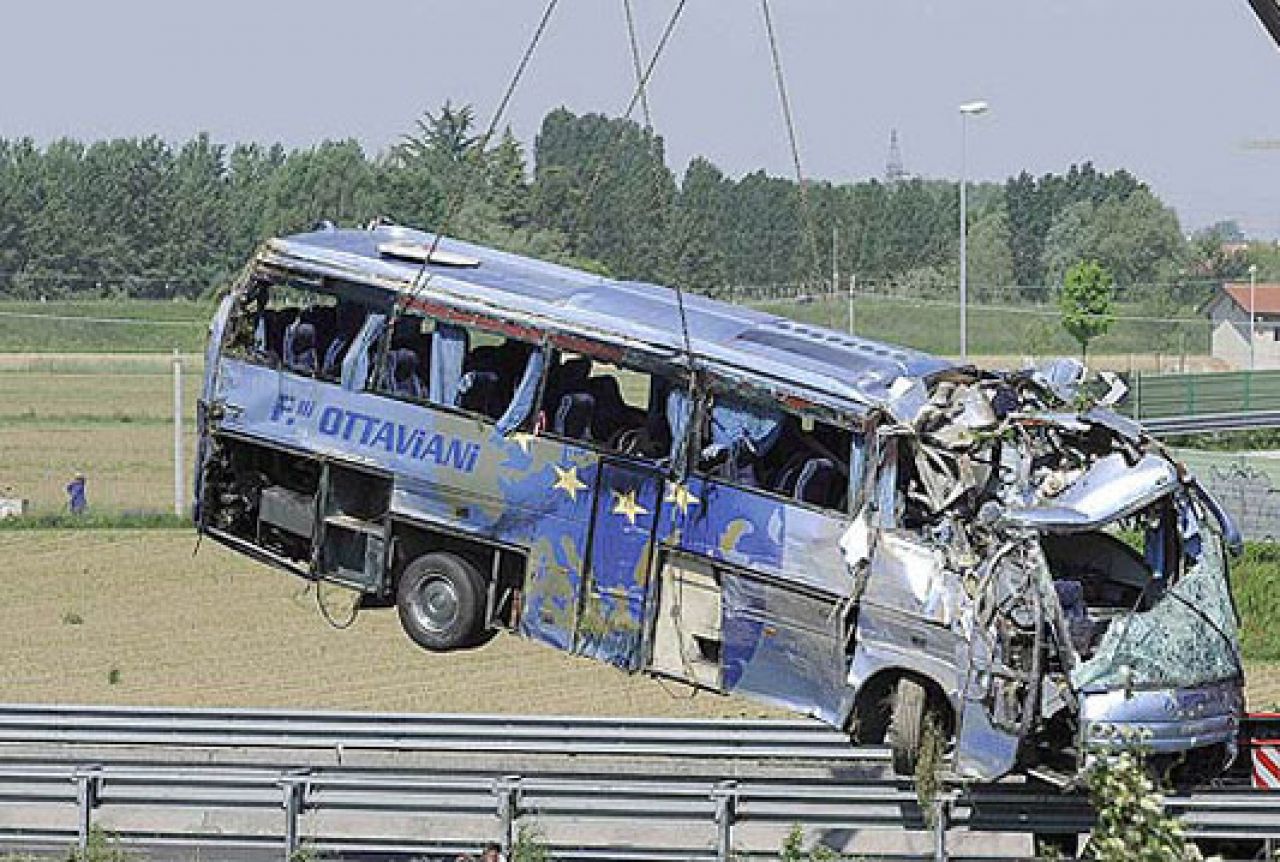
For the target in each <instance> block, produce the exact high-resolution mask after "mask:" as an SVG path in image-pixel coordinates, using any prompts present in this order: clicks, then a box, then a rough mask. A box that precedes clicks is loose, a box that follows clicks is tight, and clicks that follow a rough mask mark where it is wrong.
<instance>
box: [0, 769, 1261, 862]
mask: <svg viewBox="0 0 1280 862" xmlns="http://www.w3.org/2000/svg"><path fill="white" fill-rule="evenodd" d="M1166 807H1167V808H1168V810H1170V811H1171V812H1173V813H1176V814H1178V815H1180V816H1181V817H1183V818H1184V821H1185V822H1186V824H1187V827H1188V832H1189V834H1190V835H1191V836H1193V837H1206V838H1218V839H1228V838H1229V839H1251V840H1256V841H1259V842H1261V841H1264V840H1266V839H1268V838H1274V837H1275V836H1276V835H1280V794H1269V793H1265V792H1248V791H1233V792H1225V791H1216V792H1202V793H1195V794H1191V795H1187V796H1172V797H1169V798H1168V799H1167V800H1166ZM51 808H52V809H56V810H61V811H62V812H64V813H71V812H74V815H75V826H74V827H73V828H63V829H57V828H53V829H51V828H49V825H48V824H49V820H50V813H49V812H50V809H51ZM15 810H16V811H17V812H18V815H17V816H16V817H15V816H14V812H15ZM23 810H26V811H30V812H32V820H31V821H30V822H26V823H24V822H23V821H22V818H21V812H22V811H23ZM104 810H106V811H113V810H114V811H129V812H133V813H134V814H135V815H136V814H138V813H139V812H146V813H147V814H148V816H149V817H150V818H151V819H150V820H148V821H147V824H146V826H145V827H141V828H139V827H137V826H132V827H131V826H128V825H125V826H124V827H120V826H117V825H113V826H112V827H111V828H112V831H113V833H115V834H117V835H119V836H120V838H121V839H122V840H125V841H130V842H151V843H162V844H171V845H172V844H186V845H188V846H202V847H224V848H225V847H256V848H258V849H269V848H271V847H272V846H273V845H274V846H275V847H276V848H278V850H279V852H281V853H283V855H284V858H285V859H286V860H287V859H289V858H291V857H292V856H293V854H294V853H296V851H297V850H298V849H299V848H300V847H302V846H303V845H306V846H309V847H313V848H315V849H316V850H318V851H320V852H326V851H335V852H337V851H340V850H341V849H343V848H347V849H350V848H353V847H357V846H374V845H376V846H380V847H382V848H383V849H384V851H387V852H392V848H398V849H394V852H395V853H405V854H409V855H419V856H421V855H422V854H425V853H446V854H448V853H455V852H458V851H459V850H460V849H462V847H463V845H461V844H460V843H459V842H457V841H453V842H450V841H448V840H429V839H426V838H424V837H422V836H421V835H420V834H415V832H416V824H417V823H418V822H419V820H423V821H433V822H434V823H435V824H436V825H437V826H438V825H440V824H441V823H456V822H461V821H467V820H470V821H472V822H473V823H474V822H476V821H479V822H481V824H482V825H487V827H488V829H489V830H490V831H489V832H488V834H489V835H490V836H496V837H497V838H498V839H499V841H500V842H501V843H503V844H504V846H507V847H510V846H511V844H512V842H513V841H514V840H515V837H516V834H517V826H518V824H519V822H520V821H521V819H522V818H532V819H533V820H534V821H536V823H538V824H539V825H540V826H547V825H553V824H571V825H572V826H573V829H574V832H573V835H575V836H577V837H576V838H573V837H571V838H569V839H568V840H566V839H565V838H564V837H563V836H561V837H560V838H558V839H556V840H554V841H551V842H549V843H550V849H551V850H552V852H553V853H554V854H555V855H556V856H557V857H559V858H565V859H570V858H581V859H586V858H592V859H621V858H651V859H662V858H680V859H715V860H718V862H719V860H728V859H730V858H731V857H732V858H741V857H742V856H743V854H744V853H745V854H746V855H747V856H750V855H752V854H760V855H764V854H767V853H769V852H775V853H776V850H777V846H778V845H777V842H776V840H775V842H774V843H773V844H772V845H771V846H759V845H757V846H743V843H742V837H743V834H744V832H743V830H746V829H750V828H752V827H755V828H756V833H757V835H758V834H759V827H761V826H771V827H774V829H773V832H772V833H771V834H773V835H774V836H775V838H776V836H778V835H781V834H783V833H784V832H785V829H786V828H787V827H789V826H790V825H791V824H801V825H803V826H805V827H809V828H811V829H812V828H817V829H824V830H835V831H840V830H883V831H884V832H885V833H886V834H889V833H892V832H900V831H902V830H904V829H906V830H915V831H917V832H919V833H922V837H924V838H925V839H926V840H931V841H932V853H933V855H934V857H935V858H940V859H941V858H949V857H948V856H947V830H951V832H952V833H955V832H957V831H969V832H977V831H991V832H1005V833H1010V832H1036V833H1040V834H1051V833H1061V834H1078V833H1083V832H1086V831H1088V829H1089V828H1090V827H1091V826H1092V819H1093V817H1092V812H1091V811H1090V809H1089V807H1088V805H1087V803H1086V802H1085V801H1084V800H1082V799H1080V798H1079V797H1076V796H1061V795H1049V794H1046V793H1044V792H1043V791H1042V790H1040V791H1037V790H1033V789H1030V788H1028V787H1027V786H1025V785H997V786H995V787H991V788H975V789H973V790H972V791H970V792H967V793H960V794H957V795H954V796H949V797H947V798H946V799H944V800H942V801H941V804H939V805H938V807H937V809H936V811H935V814H936V816H937V818H938V819H937V824H938V828H936V829H934V831H933V832H932V836H931V838H930V836H928V835H924V834H923V833H925V831H926V826H925V818H924V816H923V813H922V812H921V810H920V808H919V806H918V804H917V801H916V798H915V793H914V791H913V790H912V789H911V787H910V785H909V784H906V783H903V782H894V781H891V780H881V781H875V780H868V779H849V780H843V781H842V780H839V779H836V780H833V781H831V782H829V783H813V782H771V781H767V780H764V781H732V780H728V781H719V782H714V783H713V782H706V781H701V780H682V779H679V778H672V777H661V776H654V777H650V778H647V779H637V778H627V779H624V780H622V781H599V780H566V779H554V780H548V779H540V778H536V777H535V778H526V777H521V776H502V777H498V778H495V779H475V778H471V779H465V778H464V779H459V778H456V777H453V776H450V775H447V774H433V773H429V772H422V771H405V772H385V773H383V772H375V773H370V772H367V771H362V770H318V771H311V772H305V771H302V772H300V771H274V770H264V769H256V768H230V769H229V768H225V767H222V768H209V767H195V766H189V765H173V766H164V767H152V768H136V767H115V766H70V765H65V764H25V765H20V766H9V765H4V764H0V842H5V843H10V844H12V843H14V842H27V843H55V844H66V843H70V842H71V841H78V842H79V844H80V845H81V847H85V846H87V843H88V840H89V835H90V831H91V829H92V827H93V825H94V823H95V822H96V821H97V820H98V818H99V817H100V812H102V811H104ZM191 811H199V812H200V816H199V817H198V818H190V817H187V818H185V819H184V818H182V817H177V818H176V819H175V818H174V812H191ZM245 812H252V813H255V814H257V815H259V816H260V818H261V817H263V816H265V817H266V818H268V819H270V818H279V819H277V820H275V824H276V826H275V828H274V830H273V829H272V828H270V827H268V828H266V829H263V828H262V824H261V819H260V820H259V822H258V828H257V829H254V828H249V827H246V826H244V825H241V826H239V827H238V828H236V827H235V823H236V821H235V817H236V816H240V817H243V816H244V813H245ZM281 812H283V814H281ZM219 813H221V814H223V815H226V816H227V817H228V819H227V820H226V821H223V822H220V821H219V820H218V818H217V815H218V814H219ZM317 815H330V816H333V815H336V817H337V819H334V820H332V821H330V822H327V823H326V822H325V821H319V822H315V823H313V828H311V829H307V828H305V826H306V824H307V823H308V822H312V821H314V819H315V818H316V816H317ZM342 815H357V816H355V817H352V816H348V817H347V818H346V819H345V820H344V819H342ZM387 816H393V817H394V816H399V817H401V818H407V821H406V822H407V823H408V824H409V825H408V826H403V825H402V827H401V831H400V832H398V833H396V832H394V830H389V829H388V827H387V826H385V825H381V826H380V825H379V824H378V823H377V822H376V821H378V819H379V818H383V819H385V818H386V817H387ZM166 818H167V819H166ZM308 818H310V820H309V819H308ZM593 823H594V824H602V823H604V824H609V823H612V824H613V826H614V831H615V833H616V831H617V827H618V825H619V824H623V825H625V828H626V830H628V831H630V832H634V833H638V834H642V835H643V834H646V833H645V829H646V827H649V829H648V833H647V834H650V835H652V834H654V832H655V828H656V829H657V831H658V832H660V833H661V834H664V835H677V836H679V837H680V838H681V839H682V843H679V844H677V845H675V846H672V845H671V844H670V843H667V844H665V845H663V844H654V845H652V846H648V845H644V844H641V845H640V846H638V847H637V846H623V847H620V846H613V847H609V846H608V845H601V846H595V847H592V846H590V845H589V844H588V846H584V844H587V842H584V841H583V840H582V839H581V834H582V830H583V829H585V828H587V827H588V826H589V825H590V824H593ZM228 824H231V827H228ZM366 830H367V831H366ZM628 844H630V842H628ZM877 855H878V856H879V855H882V854H879V853H878V854H877ZM915 858H919V857H918V855H917V856H916V857H915ZM951 858H954V857H951Z"/></svg>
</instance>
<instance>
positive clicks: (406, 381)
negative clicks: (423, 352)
mask: <svg viewBox="0 0 1280 862" xmlns="http://www.w3.org/2000/svg"><path fill="white" fill-rule="evenodd" d="M385 379H386V381H387V388H388V389H389V390H390V392H391V394H392V395H402V396H404V397H406V398H418V399H421V398H423V397H424V395H425V393H424V392H423V388H422V380H420V379H419V378H418V354H416V353H414V352H413V351H412V350H410V349H409V348H407V347H401V348H398V349H396V350H392V351H391V352H390V353H388V354H387V374H386V376H385Z"/></svg>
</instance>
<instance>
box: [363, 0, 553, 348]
mask: <svg viewBox="0 0 1280 862" xmlns="http://www.w3.org/2000/svg"><path fill="white" fill-rule="evenodd" d="M559 5H560V0H547V5H546V7H545V8H544V9H543V10H542V17H541V18H539V19H538V25H537V26H536V27H535V28H534V30H533V36H532V37H530V39H529V44H528V45H526V46H525V49H524V53H523V54H522V55H521V57H520V62H519V63H517V64H516V69H515V72H514V73H512V75H511V80H510V81H509V82H508V83H507V88H506V90H505V91H504V92H503V94H502V98H501V99H499V100H498V107H497V108H496V109H495V110H494V112H493V116H492V117H491V118H490V120H489V126H488V128H486V129H485V131H484V134H483V135H481V136H480V138H479V139H478V140H477V141H476V143H475V145H474V148H473V149H472V150H471V158H472V159H475V160H477V161H478V160H479V159H481V158H483V156H484V152H485V148H486V147H488V145H489V141H490V140H491V139H492V138H493V135H494V132H496V131H497V129H498V125H499V123H501V122H502V118H503V116H505V115H506V112H507V108H508V107H510V105H511V100H512V98H513V97H514V96H515V92H516V88H517V87H519V86H520V81H521V79H522V78H524V73H525V70H526V69H528V67H529V62H530V61H531V60H532V59H533V55H534V52H535V51H537V49H538V45H539V43H540V42H541V41H542V36H543V34H544V33H546V31H547V25H548V24H549V23H550V22H551V16H552V14H553V13H554V12H555V11H556V7H557V6H559ZM472 178H473V174H472V173H471V172H470V171H464V172H463V174H462V181H461V185H460V187H459V188H457V189H456V190H455V193H454V195H453V196H452V198H450V201H449V205H448V207H446V208H445V214H444V218H443V219H442V220H441V222H440V226H439V227H438V228H437V229H436V231H435V232H434V236H433V237H432V240H431V247H430V248H429V249H428V250H427V254H426V256H425V257H424V258H423V259H422V266H421V268H420V269H419V270H418V273H417V275H415V276H414V279H413V287H412V288H411V289H410V291H409V295H408V297H407V298H405V299H404V301H403V302H404V303H407V302H409V301H412V300H414V299H416V298H417V297H418V296H419V294H420V293H421V292H422V291H423V290H425V289H426V286H427V284H428V283H429V282H430V281H431V272H430V270H428V269H427V266H428V265H429V264H430V263H431V258H432V257H433V256H434V255H435V253H436V250H437V249H438V248H439V247H440V240H441V239H442V238H443V237H444V235H445V234H446V233H447V232H448V229H449V226H450V225H451V224H452V223H453V220H454V218H456V217H457V215H458V213H459V212H460V211H461V209H462V205H463V203H465V201H466V196H467V192H468V191H470V188H471V180H472ZM401 305H402V303H401V302H397V303H396V306H395V308H394V309H393V310H392V321H391V322H392V325H393V326H394V324H395V318H396V316H397V315H398V314H399V312H400V308H401ZM388 341H389V340H388Z"/></svg>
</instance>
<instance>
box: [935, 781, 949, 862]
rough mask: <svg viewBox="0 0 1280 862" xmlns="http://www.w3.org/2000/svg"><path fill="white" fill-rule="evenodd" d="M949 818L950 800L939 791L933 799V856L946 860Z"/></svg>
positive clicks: (937, 859)
mask: <svg viewBox="0 0 1280 862" xmlns="http://www.w3.org/2000/svg"><path fill="white" fill-rule="evenodd" d="M950 819H951V800H950V798H949V797H948V796H947V795H946V794H945V793H939V794H938V795H937V796H936V797H934V800H933V858H934V862H947V826H948V825H949V821H950Z"/></svg>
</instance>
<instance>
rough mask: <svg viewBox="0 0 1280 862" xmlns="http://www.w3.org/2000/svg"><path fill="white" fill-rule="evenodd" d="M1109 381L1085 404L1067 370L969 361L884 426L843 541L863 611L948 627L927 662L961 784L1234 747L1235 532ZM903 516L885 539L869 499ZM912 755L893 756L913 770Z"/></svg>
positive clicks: (909, 398) (1212, 770) (1200, 770)
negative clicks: (948, 700)
mask: <svg viewBox="0 0 1280 862" xmlns="http://www.w3.org/2000/svg"><path fill="white" fill-rule="evenodd" d="M1102 380H1103V382H1105V383H1106V384H1107V389H1108V391H1107V392H1106V394H1105V395H1103V396H1102V397H1101V398H1099V399H1095V400H1090V399H1088V398H1087V396H1085V394H1084V391H1083V384H1084V382H1085V369H1084V367H1083V366H1082V365H1081V364H1080V363H1078V362H1075V361H1074V360H1058V361H1056V362H1053V363H1049V364H1047V365H1045V366H1042V367H1041V368H1039V369H1037V370H1029V371H1023V372H1018V373H1013V374H977V373H973V372H972V371H967V370H957V371H955V372H953V373H951V374H948V375H944V376H943V377H942V378H941V379H936V380H935V381H934V383H933V384H932V386H931V387H925V386H924V385H922V384H920V383H913V384H911V385H904V386H903V387H902V388H901V389H900V391H899V392H897V393H895V396H896V397H895V399H894V401H893V402H891V403H890V404H889V407H888V411H887V417H886V421H885V422H884V423H883V424H882V425H881V426H880V434H881V436H882V437H883V438H885V439H886V440H887V441H888V445H887V446H885V447H884V451H885V453H886V455H885V457H886V459H887V460H888V462H889V464H888V467H889V469H888V470H887V471H884V472H882V473H881V481H880V487H879V491H878V495H877V497H876V498H875V500H874V501H873V502H870V503H869V504H868V506H867V507H866V508H865V509H864V510H863V512H862V513H860V514H859V515H858V517H857V518H856V519H855V522H854V524H853V526H852V527H851V528H850V529H849V531H848V532H847V533H846V534H845V536H844V537H843V538H842V540H841V547H842V548H843V550H844V553H845V558H846V560H847V561H848V563H849V565H850V566H851V568H852V569H853V570H855V571H856V572H857V573H858V577H859V585H858V590H857V595H858V596H859V597H860V598H861V600H862V601H863V603H864V604H865V605H866V606H875V605H882V606H884V607H886V608H893V609H895V610H899V611H906V612H907V614H908V616H909V617H913V618H924V619H926V620H928V621H930V622H932V623H934V624H936V625H938V626H941V627H943V628H945V629H946V630H948V631H949V632H950V633H951V634H952V637H951V638H949V639H948V640H947V643H946V646H944V647H943V648H941V649H937V650H931V651H930V655H929V658H928V659H926V660H925V661H923V662H922V663H921V665H920V669H921V670H924V669H925V667H926V664H927V665H930V666H931V670H932V673H931V674H930V676H935V675H938V676H943V677H944V678H945V675H944V674H945V671H943V670H942V668H943V667H944V666H949V667H950V668H953V669H954V670H953V671H952V673H951V674H946V675H949V676H952V678H953V679H954V684H955V690H957V691H963V697H962V698H961V701H962V702H961V705H960V712H959V715H958V726H959V737H958V739H957V745H956V755H957V763H956V765H957V769H958V771H959V773H960V774H961V775H963V776H967V777H972V778H992V777H995V776H998V775H1002V774H1004V773H1006V772H1008V771H1010V770H1011V769H1012V768H1013V767H1014V765H1015V763H1017V762H1018V759H1019V755H1020V753H1023V754H1025V753H1026V752H1025V750H1024V749H1025V747H1026V746H1028V745H1030V746H1031V747H1033V748H1034V749H1035V751H1036V754H1037V756H1035V757H1034V758H1033V759H1032V761H1033V762H1039V763H1040V764H1044V765H1053V764H1060V765H1063V766H1068V767H1070V766H1071V765H1072V764H1071V763H1070V762H1069V759H1068V756H1070V759H1071V760H1074V761H1075V763H1076V764H1078V763H1079V762H1080V760H1081V758H1082V757H1083V756H1084V755H1086V754H1087V751H1088V749H1090V748H1094V749H1098V748H1110V747H1114V746H1118V745H1127V744H1141V745H1143V746H1145V747H1148V748H1149V749H1150V750H1152V751H1153V752H1155V753H1156V755H1157V757H1159V756H1161V755H1163V756H1164V757H1165V759H1166V761H1167V762H1169V763H1171V764H1172V762H1173V760H1174V759H1176V760H1178V761H1179V765H1180V766H1182V767H1183V768H1184V770H1185V771H1183V772H1182V773H1181V774H1183V775H1186V776H1187V777H1205V776H1212V775H1215V774H1216V773H1217V772H1218V771H1219V770H1220V769H1222V768H1223V767H1225V765H1226V764H1227V763H1228V762H1229V760H1230V758H1231V757H1232V756H1234V742H1233V738H1234V735H1235V732H1236V728H1237V721H1238V716H1239V713H1240V710H1241V709H1242V707H1243V701H1242V698H1241V695H1240V684H1241V681H1242V679H1243V670H1242V667H1241V664H1240V659H1239V652H1238V648H1237V645H1236V638H1237V634H1236V614H1235V609H1234V605H1233V602H1232V598H1231V594H1230V591H1229V587H1228V582H1227V578H1226V568H1227V563H1226V559H1225V552H1226V550H1228V549H1230V550H1231V551H1232V552H1233V553H1238V552H1239V551H1240V549H1241V539H1240V535H1239V533H1238V531H1237V530H1236V528H1235V527H1234V525H1233V524H1232V522H1231V520H1230V518H1229V517H1228V516H1227V515H1226V513H1225V512H1224V511H1223V510H1222V509H1221V507H1220V506H1219V505H1218V504H1217V503H1216V501H1215V500H1214V499H1213V498H1212V497H1210V496H1209V495H1208V494H1207V493H1206V492H1205V491H1204V490H1203V489H1202V488H1201V486H1200V484H1199V483H1198V482H1197V481H1196V480H1195V479H1194V478H1193V477H1191V476H1189V475H1186V474H1185V473H1184V472H1183V471H1182V469H1181V468H1180V465H1178V464H1177V462H1175V461H1174V460H1173V459H1172V458H1171V457H1170V455H1169V453H1168V452H1167V451H1165V450H1164V448H1163V447H1162V446H1161V445H1160V444H1159V443H1158V442H1156V441H1155V440H1154V439H1152V438H1150V437H1148V436H1147V435H1145V434H1144V433H1143V431H1142V428H1141V426H1140V425H1138V424H1137V423H1135V422H1133V421H1131V420H1128V419H1126V418H1124V417H1122V416H1120V415H1118V414H1116V413H1114V412H1112V411H1111V410H1110V409H1109V408H1110V407H1111V406H1113V405H1114V404H1116V403H1117V402H1119V401H1120V400H1121V399H1122V398H1123V397H1124V394H1125V387H1124V384H1123V383H1121V382H1119V381H1118V379H1116V378H1115V377H1114V376H1112V375H1106V374H1104V375H1103V377H1102ZM895 467H896V471H895V469H894V468H895ZM895 472H896V473H897V474H898V475H895ZM903 477H905V483H904V480H903ZM895 484H896V485H898V486H903V487H904V489H905V494H898V495H896V496H895V495H894V493H893V491H894V486H895ZM895 500H896V501H897V502H896V503H895ZM895 505H897V506H899V507H900V509H899V511H896V512H894V517H893V518H892V519H890V520H891V522H896V523H899V524H901V525H902V526H903V530H902V531H895V530H884V529H877V528H876V527H875V525H874V524H875V521H876V519H877V508H878V509H879V511H880V512H889V511H893V510H894V506H895ZM895 624H896V625H898V626H900V627H902V629H903V630H902V631H900V632H898V633H897V634H896V635H893V634H888V635H884V637H885V639H887V640H891V641H896V642H902V641H908V642H915V641H918V640H919V638H918V635H916V636H915V637H914V638H913V629H914V628H915V627H916V626H917V623H915V622H914V621H907V620H904V621H902V622H898V623H895ZM895 624H891V625H895ZM922 658H923V657H922ZM935 678H937V677H936V676H935ZM1191 689H1195V692H1194V693H1191V692H1190V690H1191ZM1180 690H1181V691H1180ZM904 696H905V697H906V698H915V699H916V700H920V699H922V698H923V697H924V693H923V692H922V691H920V690H914V691H913V690H912V689H911V688H908V689H907V690H906V691H905V692H904V691H903V690H902V689H901V688H900V689H899V690H898V692H897V693H896V697H897V698H898V700H899V702H898V703H896V704H895V709H896V710H899V711H903V710H905V711H907V712H908V713H910V712H911V711H912V709H911V706H910V705H909V704H904V703H902V702H901V701H902V699H903V698H904ZM893 733H894V728H893V727H892V726H891V728H890V734H891V735H892V734H893ZM891 741H893V740H891ZM907 742H912V743H914V740H902V743H907ZM1188 743H1191V744H1188ZM1206 744H1207V745H1208V747H1201V746H1205V745H1206ZM912 747H913V746H911V745H902V744H896V745H895V748H896V749H898V750H899V751H900V752H901V753H900V754H899V755H898V758H897V762H898V763H899V765H900V766H901V767H902V768H911V766H912V765H913V761H912V758H911V752H912ZM1188 750H1194V751H1195V752H1196V754H1197V755H1198V756H1197V757H1196V758H1195V759H1194V762H1190V763H1187V762H1183V761H1184V758H1185V757H1186V754H1187V752H1188ZM1175 755H1176V758H1175V757H1174V756H1175ZM1072 771H1074V770H1072Z"/></svg>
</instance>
